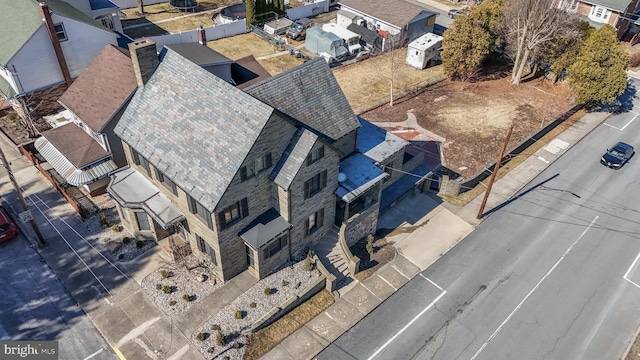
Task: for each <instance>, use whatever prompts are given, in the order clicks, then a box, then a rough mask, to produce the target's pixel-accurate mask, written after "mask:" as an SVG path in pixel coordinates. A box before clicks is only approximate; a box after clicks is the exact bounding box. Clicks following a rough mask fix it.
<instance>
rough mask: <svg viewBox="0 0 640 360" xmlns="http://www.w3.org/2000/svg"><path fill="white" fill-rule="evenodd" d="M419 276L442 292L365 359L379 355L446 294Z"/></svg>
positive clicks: (369, 359) (368, 359)
mask: <svg viewBox="0 0 640 360" xmlns="http://www.w3.org/2000/svg"><path fill="white" fill-rule="evenodd" d="M420 276H422V277H423V278H425V279H426V280H427V281H429V282H430V283H431V284H433V285H435V287H437V288H438V290H440V291H442V293H441V294H440V295H438V297H437V298H436V299H435V300H433V301H432V302H430V303H429V305H427V307H425V308H424V309H422V311H420V313H418V315H416V316H415V317H414V318H413V319H411V321H409V322H408V323H407V324H406V325H405V326H404V327H403V328H402V329H400V331H398V332H397V333H396V334H395V335H393V336H392V337H391V339H389V340H387V342H385V343H384V344H382V346H381V347H380V348H378V350H376V352H374V353H373V354H372V355H371V356H369V357H368V358H367V360H371V359H373V358H375V357H376V356H378V354H380V352H381V351H382V350H384V349H385V348H386V347H387V346H389V344H391V342H393V340H395V339H396V338H397V337H398V336H400V334H402V333H403V332H405V331H406V330H407V329H408V328H409V326H411V324H413V323H414V322H416V320H418V319H419V318H420V317H421V316H422V315H424V313H426V312H427V311H428V310H429V309H431V308H432V307H433V306H434V305H435V304H436V303H437V302H438V300H440V298H441V297H443V296H444V294H446V293H447V292H446V291H444V290H442V288H441V287H440V286H438V285H436V283H434V282H433V281H431V280H429V279H428V278H426V277H424V276H423V275H422V274H420Z"/></svg>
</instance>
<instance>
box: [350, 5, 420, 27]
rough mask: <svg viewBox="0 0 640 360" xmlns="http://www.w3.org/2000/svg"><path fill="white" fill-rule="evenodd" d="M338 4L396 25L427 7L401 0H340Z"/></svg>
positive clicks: (404, 22)
mask: <svg viewBox="0 0 640 360" xmlns="http://www.w3.org/2000/svg"><path fill="white" fill-rule="evenodd" d="M340 4H341V5H344V6H346V7H350V8H352V9H354V10H358V11H360V12H362V13H364V14H366V15H369V16H371V17H373V18H376V19H380V20H382V21H386V22H388V23H390V24H393V25H395V26H398V27H402V26H405V25H406V24H407V23H408V22H409V21H410V20H411V19H413V18H414V17H416V15H418V14H419V13H420V12H422V11H426V10H427V9H426V8H424V7H422V6H419V5H416V4H413V3H410V2H406V1H403V0H340Z"/></svg>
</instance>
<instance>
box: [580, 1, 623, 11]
mask: <svg viewBox="0 0 640 360" xmlns="http://www.w3.org/2000/svg"><path fill="white" fill-rule="evenodd" d="M583 2H585V3H587V4H593V5H600V6H603V7H606V8H607V9H611V10H617V11H618V12H624V11H625V10H626V9H627V7H629V4H630V3H631V1H630V0H589V1H583ZM632 10H633V9H632Z"/></svg>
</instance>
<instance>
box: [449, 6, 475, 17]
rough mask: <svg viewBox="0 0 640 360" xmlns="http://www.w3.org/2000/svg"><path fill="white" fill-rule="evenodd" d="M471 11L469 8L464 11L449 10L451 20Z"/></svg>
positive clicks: (463, 9)
mask: <svg viewBox="0 0 640 360" xmlns="http://www.w3.org/2000/svg"><path fill="white" fill-rule="evenodd" d="M469 11H470V10H469V9H468V8H462V9H451V10H449V18H451V19H455V18H457V17H458V16H460V15H462V14H467V13H469Z"/></svg>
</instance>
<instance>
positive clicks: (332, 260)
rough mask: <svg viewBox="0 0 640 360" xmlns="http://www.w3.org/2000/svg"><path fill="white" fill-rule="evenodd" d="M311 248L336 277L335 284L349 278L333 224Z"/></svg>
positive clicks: (336, 230)
mask: <svg viewBox="0 0 640 360" xmlns="http://www.w3.org/2000/svg"><path fill="white" fill-rule="evenodd" d="M313 250H314V251H315V253H316V255H318V259H320V261H321V262H322V265H324V267H325V268H327V270H328V271H329V272H330V273H331V274H333V275H334V276H335V277H336V284H337V285H340V284H341V283H344V282H345V280H348V279H349V280H350V279H351V275H350V274H349V267H348V266H347V262H346V261H345V258H344V255H343V254H342V249H341V248H340V243H339V242H338V229H337V228H336V227H335V226H334V227H332V228H331V230H329V231H328V232H327V233H326V234H325V235H324V236H323V237H322V238H321V239H320V240H319V241H318V242H317V243H316V244H315V245H313Z"/></svg>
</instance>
